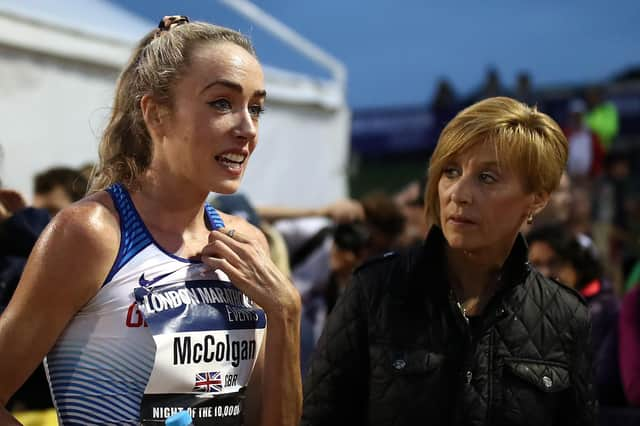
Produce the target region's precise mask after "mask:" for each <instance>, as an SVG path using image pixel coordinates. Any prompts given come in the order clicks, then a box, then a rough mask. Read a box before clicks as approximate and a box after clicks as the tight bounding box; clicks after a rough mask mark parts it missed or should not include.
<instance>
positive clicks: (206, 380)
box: [193, 371, 222, 392]
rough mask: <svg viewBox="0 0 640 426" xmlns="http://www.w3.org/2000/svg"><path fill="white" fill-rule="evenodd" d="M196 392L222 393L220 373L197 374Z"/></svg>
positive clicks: (194, 387) (194, 388)
mask: <svg viewBox="0 0 640 426" xmlns="http://www.w3.org/2000/svg"><path fill="white" fill-rule="evenodd" d="M193 390H194V391H198V392H221V391H222V378H221V377H220V372H219V371H210V372H203V373H198V374H196V384H195V385H194V386H193Z"/></svg>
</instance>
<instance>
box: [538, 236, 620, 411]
mask: <svg viewBox="0 0 640 426" xmlns="http://www.w3.org/2000/svg"><path fill="white" fill-rule="evenodd" d="M527 242H528V244H529V262H530V263H531V265H532V266H533V267H535V268H536V269H537V270H538V271H540V272H541V273H542V274H543V275H545V276H546V277H549V278H553V279H557V280H558V281H560V282H561V283H563V284H564V285H566V286H568V287H571V288H573V289H575V290H577V291H579V292H580V294H581V295H582V296H583V297H584V298H585V299H586V300H587V304H588V306H589V312H590V314H591V323H592V333H591V336H592V340H591V344H592V346H593V353H594V358H593V359H594V368H595V383H596V386H597V389H598V399H599V400H600V402H601V403H604V404H609V405H624V396H623V394H622V386H621V382H620V370H619V367H618V329H617V323H618V311H619V301H618V298H617V297H616V296H615V294H614V292H613V287H612V286H611V283H610V282H609V281H607V280H606V279H604V278H603V269H602V265H601V263H600V260H599V259H598V258H597V256H596V255H595V252H594V250H593V245H589V246H584V245H582V244H581V243H580V241H579V239H578V238H576V236H575V235H574V234H572V233H571V231H569V230H568V229H566V227H564V226H559V225H550V226H544V227H540V228H536V229H534V230H533V231H531V232H530V233H529V234H528V235H527Z"/></svg>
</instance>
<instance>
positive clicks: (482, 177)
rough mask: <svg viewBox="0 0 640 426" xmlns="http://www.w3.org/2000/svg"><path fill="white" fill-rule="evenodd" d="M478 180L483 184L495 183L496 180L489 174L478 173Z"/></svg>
mask: <svg viewBox="0 0 640 426" xmlns="http://www.w3.org/2000/svg"><path fill="white" fill-rule="evenodd" d="M480 180H481V181H482V182H483V183H494V182H496V181H497V179H496V178H495V176H493V175H492V174H490V173H480Z"/></svg>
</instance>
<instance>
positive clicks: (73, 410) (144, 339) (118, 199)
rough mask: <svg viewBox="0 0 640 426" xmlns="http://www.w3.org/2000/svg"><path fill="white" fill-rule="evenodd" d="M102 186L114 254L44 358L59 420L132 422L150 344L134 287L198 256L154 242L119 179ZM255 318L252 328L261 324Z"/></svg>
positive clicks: (210, 215)
mask: <svg viewBox="0 0 640 426" xmlns="http://www.w3.org/2000/svg"><path fill="white" fill-rule="evenodd" d="M107 192H108V193H109V194H110V195H111V197H112V199H113V202H114V204H115V207H116V209H117V211H118V214H119V216H120V235H121V241H120V249H119V251H118V256H117V258H116V261H115V263H114V265H113V267H112V269H111V271H110V272H109V275H108V276H107V278H106V280H105V282H104V284H103V285H102V287H101V289H100V290H99V291H98V293H97V294H96V295H95V296H94V297H93V298H92V299H91V300H90V301H89V302H88V303H87V304H86V305H85V306H84V307H83V308H82V309H81V310H80V311H79V312H77V313H76V315H75V316H74V317H73V319H72V320H71V321H70V322H69V324H68V325H67V327H66V328H65V330H64V331H63V333H62V335H61V336H60V337H59V339H58V341H57V342H56V344H55V346H54V347H53V348H52V349H51V351H50V352H49V354H48V355H47V356H46V358H45V368H46V371H47V377H48V380H49V385H50V388H51V394H52V398H53V401H54V404H55V407H56V409H57V411H58V419H59V421H60V424H61V425H65V426H67V425H93V424H97V425H105V424H115V425H129V424H132V425H135V424H138V423H139V419H140V407H141V401H142V397H143V394H144V393H145V388H146V387H147V384H148V381H149V378H150V376H151V372H152V370H153V369H154V359H155V356H156V344H155V342H154V338H153V336H152V334H151V332H150V330H149V327H148V326H147V323H146V322H145V320H144V318H143V316H142V314H141V312H140V310H139V309H138V306H137V304H136V301H135V297H134V289H135V288H138V287H140V286H144V287H146V286H147V285H150V284H153V283H155V282H156V281H158V280H159V279H162V278H164V277H166V276H167V275H169V274H172V273H174V272H176V271H178V270H180V269H185V268H188V266H189V265H192V266H193V267H196V268H197V267H198V263H199V262H194V261H190V260H187V259H183V258H179V257H177V256H174V255H173V254H171V253H168V252H166V251H164V250H163V249H162V248H161V247H160V246H159V245H158V244H157V243H156V242H155V240H154V239H153V237H152V236H151V234H150V233H149V231H148V230H147V228H146V226H145V225H144V223H143V222H142V219H141V218H140V216H139V214H138V212H137V211H136V209H135V206H134V205H133V202H132V200H131V198H130V196H129V194H128V193H127V191H126V189H125V188H124V187H123V186H122V185H120V184H115V185H112V186H111V187H109V188H108V189H107ZM205 210H206V213H207V219H208V221H209V225H210V227H211V228H213V229H217V228H220V227H223V226H224V223H223V221H222V219H221V218H220V216H219V215H218V213H217V212H216V211H215V209H214V208H213V207H211V206H210V205H208V204H207V205H206V206H205ZM78 261H79V262H82V261H83V260H82V259H78ZM62 296H63V295H62ZM261 315H262V316H261V318H262V319H264V313H263V312H261ZM262 323H263V324H262V327H260V326H256V330H257V329H258V328H262V329H264V321H262ZM218 328H222V329H223V330H224V328H225V326H224V324H221V325H220V327H218ZM218 332H219V331H218ZM260 336H262V333H260ZM227 340H228V339H227ZM259 343H261V342H258V344H259ZM180 349H181V350H182V351H183V352H184V350H186V349H184V348H180ZM254 361H255V360H254ZM154 371H155V370H154ZM190 390H192V391H196V390H198V388H193V389H190ZM162 423H163V422H162ZM162 423H159V424H162ZM223 423H224V422H223ZM196 424H198V423H196ZM207 424H209V423H207ZM213 424H218V423H216V422H215V421H214V423H213Z"/></svg>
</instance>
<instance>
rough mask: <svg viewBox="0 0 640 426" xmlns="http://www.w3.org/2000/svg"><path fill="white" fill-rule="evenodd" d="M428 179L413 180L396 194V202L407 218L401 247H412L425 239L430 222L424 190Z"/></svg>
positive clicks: (400, 240) (399, 243)
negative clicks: (426, 213)
mask: <svg viewBox="0 0 640 426" xmlns="http://www.w3.org/2000/svg"><path fill="white" fill-rule="evenodd" d="M426 183H427V179H426V177H425V178H422V179H420V180H416V181H412V182H410V183H409V184H408V185H407V186H405V187H404V188H403V189H401V190H400V191H399V192H398V193H397V194H396V195H395V196H394V200H395V202H396V203H397V204H398V205H399V206H400V209H401V210H402V213H403V214H404V217H405V219H406V222H405V227H404V233H403V235H402V236H401V237H400V239H399V241H398V245H399V246H401V247H410V246H412V245H415V244H421V243H422V241H424V238H425V236H426V235H427V232H428V231H429V224H428V223H427V218H426V217H425V214H424V191H425V187H426Z"/></svg>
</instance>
